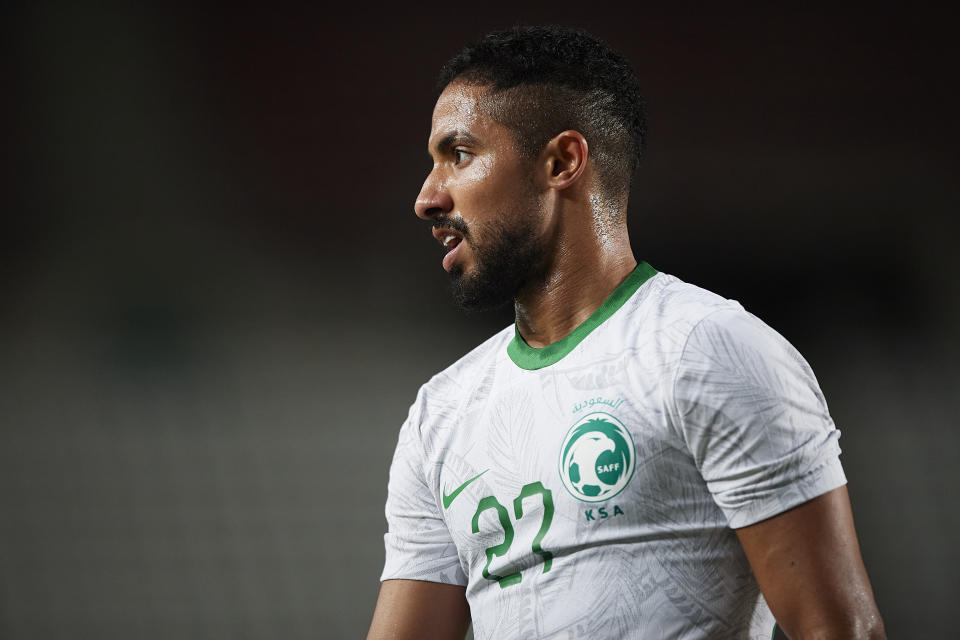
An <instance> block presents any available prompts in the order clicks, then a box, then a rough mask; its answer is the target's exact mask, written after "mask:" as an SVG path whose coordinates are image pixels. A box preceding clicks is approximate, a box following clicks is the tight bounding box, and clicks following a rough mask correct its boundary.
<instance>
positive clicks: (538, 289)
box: [514, 241, 637, 349]
mask: <svg viewBox="0 0 960 640" xmlns="http://www.w3.org/2000/svg"><path fill="white" fill-rule="evenodd" d="M569 255H570V254H569V253H567V254H566V256H569ZM636 267H637V261H636V259H635V258H634V257H633V253H632V251H631V250H630V245H629V241H627V242H625V243H624V244H623V245H622V246H620V247H617V248H611V247H605V248H603V249H602V250H600V251H599V252H598V253H597V254H595V255H594V256H593V259H591V260H587V261H583V260H578V261H576V262H573V261H572V260H570V259H564V254H561V256H560V257H559V258H558V259H557V260H556V263H555V264H554V265H553V267H552V268H551V269H550V270H549V272H548V274H547V275H546V277H545V278H544V279H543V280H542V281H541V282H539V283H538V284H537V286H535V287H528V289H527V290H525V291H523V292H522V293H521V294H520V295H519V296H517V299H516V300H515V301H514V309H515V312H516V319H517V330H518V331H519V332H520V335H521V337H523V339H524V341H525V342H526V343H527V344H528V345H530V346H531V347H534V348H537V349H539V348H542V347H545V346H547V345H549V344H552V343H554V342H557V341H558V340H561V339H563V338H565V337H566V336H568V335H569V334H570V333H571V332H573V330H574V329H576V328H577V327H578V326H580V325H581V324H582V323H583V322H584V321H585V320H586V319H587V318H589V317H590V315H591V314H593V312H594V311H596V310H597V309H598V308H599V307H600V305H601V304H603V302H604V300H606V299H607V298H608V297H609V296H610V294H611V293H613V291H614V289H616V288H617V287H618V286H619V285H620V284H621V283H622V282H623V281H624V280H625V279H626V278H627V276H629V275H630V273H631V272H632V271H633V270H634V269H635V268H636Z"/></svg>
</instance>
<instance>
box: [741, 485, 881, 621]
mask: <svg viewBox="0 0 960 640" xmlns="http://www.w3.org/2000/svg"><path fill="white" fill-rule="evenodd" d="M736 533H737V536H738V537H739V539H740V543H741V544H742V545H743V549H744V551H745V553H746V555H747V559H748V560H749V561H750V566H751V567H752V569H753V572H754V574H755V575H756V578H757V582H758V584H759V585H760V590H761V591H762V592H763V596H764V598H765V599H766V601H767V604H768V605H769V606H770V609H771V611H773V615H774V617H776V619H777V623H778V624H779V625H780V627H781V628H782V629H783V630H784V631H785V632H786V633H787V635H788V636H792V637H851V638H853V637H855V638H883V637H885V636H884V632H883V622H882V621H881V619H880V614H879V612H878V611H877V606H876V603H875V602H874V598H873V591H872V589H871V588H870V581H869V579H868V578H867V572H866V569H865V568H864V565H863V560H862V558H861V556H860V545H859V544H858V542H857V534H856V531H855V530H854V526H853V515H852V512H851V510H850V500H849V497H848V495H847V489H846V487H839V488H837V489H834V490H832V491H829V492H827V493H825V494H823V495H821V496H819V497H817V498H814V499H813V500H810V501H808V502H805V503H803V504H801V505H800V506H798V507H795V508H793V509H790V510H789V511H785V512H784V513H781V514H779V515H777V516H774V517H772V518H769V519H767V520H763V521H762V522H758V523H756V524H752V525H750V526H747V527H743V528H740V529H736ZM818 632H819V633H821V634H822V635H816V634H817V633H818Z"/></svg>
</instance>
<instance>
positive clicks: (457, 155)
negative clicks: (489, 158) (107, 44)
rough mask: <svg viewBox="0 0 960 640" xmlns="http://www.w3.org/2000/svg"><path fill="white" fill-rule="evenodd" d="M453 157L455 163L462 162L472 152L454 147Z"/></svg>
mask: <svg viewBox="0 0 960 640" xmlns="http://www.w3.org/2000/svg"><path fill="white" fill-rule="evenodd" d="M453 157H454V164H462V163H464V162H465V161H466V160H467V158H469V157H470V154H469V153H467V152H466V151H464V150H462V149H454V151H453Z"/></svg>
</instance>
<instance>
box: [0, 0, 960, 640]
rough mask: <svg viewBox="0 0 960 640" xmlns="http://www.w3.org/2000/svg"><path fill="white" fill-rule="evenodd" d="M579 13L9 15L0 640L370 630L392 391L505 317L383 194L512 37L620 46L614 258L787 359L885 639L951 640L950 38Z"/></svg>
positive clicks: (591, 9) (401, 185)
mask: <svg viewBox="0 0 960 640" xmlns="http://www.w3.org/2000/svg"><path fill="white" fill-rule="evenodd" d="M586 4H587V6H582V7H577V6H575V5H573V4H570V5H569V6H563V5H562V4H561V5H556V3H554V4H553V8H550V9H547V8H545V7H546V5H545V6H544V8H540V9H535V10H534V9H529V10H528V9H523V8H521V7H519V5H517V4H516V3H505V4H503V5H489V4H487V5H483V6H482V7H480V6H476V5H475V6H473V7H466V6H460V7H454V6H452V5H445V6H439V5H438V6H436V7H419V8H411V7H400V6H399V5H398V7H397V8H395V9H391V10H380V9H376V10H375V9H374V8H372V7H370V6H369V5H364V6H362V7H361V6H360V4H359V3H358V5H357V6H358V8H357V9H356V11H354V12H352V13H351V12H349V11H340V12H339V13H338V14H336V15H334V14H331V13H329V12H326V11H323V10H321V9H319V8H312V9H305V8H300V9H289V8H284V9H279V8H278V9H271V10H266V9H262V10H251V9H243V8H237V7H232V8H223V9H218V10H214V9H212V8H207V9H202V10H201V9H191V10H187V9H183V8H178V9H171V8H167V9H161V8H156V7H155V8H149V9H148V8H143V7H140V8H127V9H124V10H116V9H113V10H107V9H96V10H95V9H92V8H78V7H79V5H78V4H77V3H69V2H64V3H62V4H59V5H58V4H38V5H35V6H32V7H31V8H15V7H10V6H7V8H5V9H3V10H2V14H0V17H2V25H3V26H2V43H3V44H2V46H3V73H4V79H3V86H5V87H6V89H5V90H4V94H3V100H2V105H3V106H2V107H0V109H2V111H0V116H2V120H3V125H2V128H0V135H2V138H0V145H2V149H3V151H4V153H3V154H2V156H0V157H2V158H3V159H2V162H3V166H2V167H0V168H2V175H3V182H2V187H3V190H2V200H0V212H2V215H0V292H2V296H0V385H2V386H0V430H2V431H0V435H2V439H0V638H4V639H16V640H21V639H26V638H42V639H45V640H46V639H54V638H158V639H159V638H290V639H298V638H304V639H306V638H318V637H319V638H350V637H358V636H362V634H363V633H364V632H365V630H366V627H367V624H368V622H369V618H370V614H371V611H372V608H373V604H374V600H375V597H376V592H377V588H378V576H379V572H380V569H381V564H382V561H383V543H382V538H381V536H382V533H383V531H384V529H385V526H386V524H385V520H384V517H383V502H384V499H385V497H386V479H387V470H388V465H389V461H390V457H391V454H392V449H393V446H394V444H395V443H396V435H397V430H398V428H399V425H400V423H401V421H402V419H403V418H404V416H405V415H406V410H407V406H408V405H409V403H410V402H412V400H413V398H414V395H415V393H416V390H417V387H418V386H419V385H420V384H422V383H423V382H425V381H426V380H427V379H428V378H429V377H430V376H431V375H432V374H433V373H435V372H437V371H438V370H440V369H441V368H443V367H445V366H446V365H447V364H449V363H451V362H452V361H453V360H455V359H456V358H457V357H458V356H459V355H461V354H463V353H464V352H466V351H467V350H469V349H470V348H471V347H472V346H474V345H475V344H477V343H478V342H479V341H480V340H481V339H483V338H484V337H486V336H487V335H489V334H491V333H492V332H494V331H495V330H497V329H498V328H500V327H502V326H504V325H505V324H507V323H509V322H510V316H509V314H508V313H494V314H488V315H477V316H466V317H465V316H463V315H462V314H461V313H460V312H458V311H457V310H456V309H455V308H454V307H453V305H452V303H451V302H450V299H449V296H448V294H447V291H446V281H445V274H444V273H443V271H442V269H441V268H440V259H441V255H442V251H441V249H440V247H438V246H437V244H436V242H435V241H434V240H433V238H432V237H431V236H430V235H429V233H428V230H427V228H426V227H425V226H424V224H423V223H421V222H420V221H418V220H416V219H415V218H414V216H413V212H412V205H413V199H414V197H415V195H416V193H417V191H418V190H419V186H420V184H421V182H422V180H423V178H424V177H425V175H426V173H427V171H428V169H429V166H430V162H429V160H428V157H427V155H426V151H425V147H426V139H427V133H428V130H429V118H430V112H431V109H432V105H433V97H434V96H433V92H432V87H433V82H434V77H435V74H436V72H437V70H438V69H439V66H440V65H441V64H442V62H443V61H444V60H445V59H446V58H447V57H449V56H450V55H452V54H453V53H454V52H455V51H456V50H457V49H458V48H459V47H460V46H461V45H462V44H464V43H465V42H467V41H470V40H473V39H476V38H478V37H479V36H481V35H482V34H483V33H484V32H486V31H488V30H490V29H493V28H502V27H506V26H509V25H511V24H513V23H515V22H524V23H540V22H557V23H561V24H568V25H574V26H581V27H584V28H586V29H588V30H590V31H592V32H593V33H595V34H596V35H598V36H600V37H602V38H604V39H606V40H607V41H608V42H609V43H610V44H611V45H613V46H614V47H615V48H617V49H618V50H620V51H622V52H623V53H624V54H625V55H627V57H628V58H629V59H630V60H631V62H632V64H633V65H634V67H635V69H636V71H637V73H638V75H639V77H640V80H641V85H642V87H643V88H644V91H645V95H646V97H647V100H648V103H649V110H650V135H649V146H648V152H647V156H646V159H645V161H644V166H643V167H642V168H641V171H640V173H639V174H638V177H637V180H636V182H635V186H634V192H633V197H632V199H631V202H630V215H631V231H632V238H633V243H634V248H635V251H636V253H637V255H638V257H640V258H641V259H645V260H647V261H649V262H650V263H651V264H653V265H654V266H655V267H657V268H658V269H660V270H662V271H666V272H669V273H672V274H674V275H677V276H679V277H680V278H682V279H684V280H687V281H690V282H694V283H696V284H700V285H701V286H705V287H707V288H710V289H712V290H714V291H716V292H718V293H720V294H723V295H725V296H727V297H731V298H736V299H737V300H739V301H741V302H742V303H743V304H744V305H745V306H746V307H747V308H748V309H750V310H751V311H753V312H754V313H756V314H757V315H759V316H760V317H761V318H763V319H764V320H766V321H767V322H768V323H769V324H771V325H772V326H774V327H775V328H777V329H778V330H779V331H780V332H781V333H783V334H784V335H785V336H786V337H787V338H788V339H789V340H790V341H791V342H793V344H794V345H796V346H797V347H798V348H799V349H800V351H801V352H802V353H803V354H804V355H805V356H806V357H807V359H808V360H809V361H810V362H811V364H812V365H813V367H814V370H815V371H816V372H817V375H818V377H819V380H820V383H821V386H822V388H823V390H824V392H825V393H826V396H827V399H828V401H829V402H830V405H831V409H832V412H833V415H834V418H835V420H836V422H837V424H838V426H839V427H840V429H841V430H842V432H843V437H842V439H841V445H842V446H843V448H844V454H843V458H842V459H843V462H844V466H845V468H846V470H847V474H848V477H849V481H850V485H849V486H850V493H851V496H852V499H853V506H854V512H855V516H856V522H857V526H858V531H859V535H860V541H861V545H862V548H863V554H864V557H865V560H866V563H867V568H868V571H869V573H870V576H871V578H872V580H873V585H874V589H875V591H876V596H877V600H878V602H879V605H880V609H881V612H882V613H883V615H884V617H885V619H886V623H887V628H888V631H889V632H890V636H891V637H901V638H919V637H947V635H948V634H949V633H950V632H951V631H953V625H952V621H953V620H954V619H955V617H956V613H955V609H956V604H955V603H956V600H957V597H958V596H960V579H958V571H957V568H958V566H960V554H958V551H957V544H956V535H957V531H958V524H960V517H958V487H960V471H958V464H960V435H958V426H960V425H958V419H957V415H958V409H960V400H958V397H960V384H958V382H960V374H958V371H957V365H956V362H957V356H958V355H960V347H958V340H957V338H958V331H957V327H958V322H960V309H958V296H957V292H958V287H957V286H956V284H955V281H956V279H957V277H958V275H960V273H958V272H960V269H958V266H957V253H956V249H955V245H956V242H957V238H958V237H960V236H958V224H957V221H956V217H955V212H956V209H957V204H958V202H960V194H958V183H957V179H956V173H957V169H958V166H957V164H958V163H957V142H958V136H957V133H958V131H957V129H958V125H957V113H958V107H960V101H958V100H957V91H956V88H955V87H956V82H957V73H956V69H957V64H956V63H957V60H956V56H955V55H954V51H955V46H956V35H955V33H954V29H953V28H952V26H951V25H952V21H951V20H950V19H949V16H948V15H946V14H945V13H943V14H938V13H935V12H932V11H930V10H927V9H924V8H922V7H920V6H919V5H916V4H911V5H910V8H909V9H905V10H903V11H901V12H892V11H887V12H880V10H879V9H878V8H877V7H876V6H874V7H872V8H871V9H870V10H869V11H850V12H844V11H841V10H839V9H838V8H837V7H836V6H829V7H827V8H824V9H822V10H817V11H815V10H807V11H801V10H779V9H778V10H774V9H767V10H765V11H760V12H757V11H755V10H750V11H748V10H746V9H742V10H737V9H733V8H730V6H729V5H727V4H726V3H725V5H724V6H725V9H724V11H722V12H721V11H719V10H714V11H712V12H707V13H704V12H703V11H702V10H693V9H680V8H673V9H665V8H664V6H663V5H664V4H666V3H662V4H658V5H651V6H645V7H633V8H630V9H623V8H622V7H621V8H618V7H616V6H612V5H609V6H608V5H604V4H601V3H586ZM671 6H674V5H672V4H671ZM470 11H472V13H471V12H470ZM935 634H939V635H935Z"/></svg>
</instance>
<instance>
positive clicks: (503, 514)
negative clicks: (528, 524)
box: [472, 480, 553, 589]
mask: <svg viewBox="0 0 960 640" xmlns="http://www.w3.org/2000/svg"><path fill="white" fill-rule="evenodd" d="M537 494H539V495H540V496H541V497H542V498H543V522H542V523H541V524H540V531H538V532H537V535H536V536H534V538H533V544H532V545H531V546H532V548H533V552H534V553H536V554H539V555H540V556H541V557H542V558H543V572H544V573H546V572H547V571H550V567H551V566H552V565H553V554H552V553H550V552H549V551H545V550H544V549H543V547H541V546H540V543H541V542H543V537H544V536H545V535H547V530H548V529H549V528H550V523H551V522H553V493H552V492H551V491H550V489H547V488H546V487H544V486H543V483H541V482H540V481H539V480H538V481H537V482H531V483H530V484H527V485H524V486H523V488H522V489H521V490H520V495H519V496H517V497H516V498H515V499H514V501H513V511H514V514H515V515H516V518H517V520H519V519H520V518H522V517H523V499H524V498H529V497H530V496H535V495H537ZM487 509H493V510H494V511H496V512H497V519H498V520H500V526H501V527H503V534H504V535H503V542H501V543H500V544H498V545H494V546H492V547H487V548H486V549H485V550H484V551H485V552H486V554H487V564H485V565H484V566H483V577H484V578H486V579H487V580H496V581H497V583H499V585H500V588H501V589H505V588H507V587H509V586H510V585H514V584H517V583H518V582H520V579H521V575H520V572H517V573H511V574H510V575H506V576H498V575H496V574H493V573H490V562H492V561H493V558H494V556H496V557H502V556H505V555H507V551H509V550H510V545H511V544H513V525H512V524H510V514H509V513H507V509H506V507H504V506H503V505H502V504H500V501H499V500H497V499H496V497H494V496H487V497H486V498H483V499H482V500H480V503H479V504H478V505H477V511H476V513H474V514H473V526H472V530H473V533H480V514H481V513H483V512H484V511H486V510H487Z"/></svg>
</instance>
